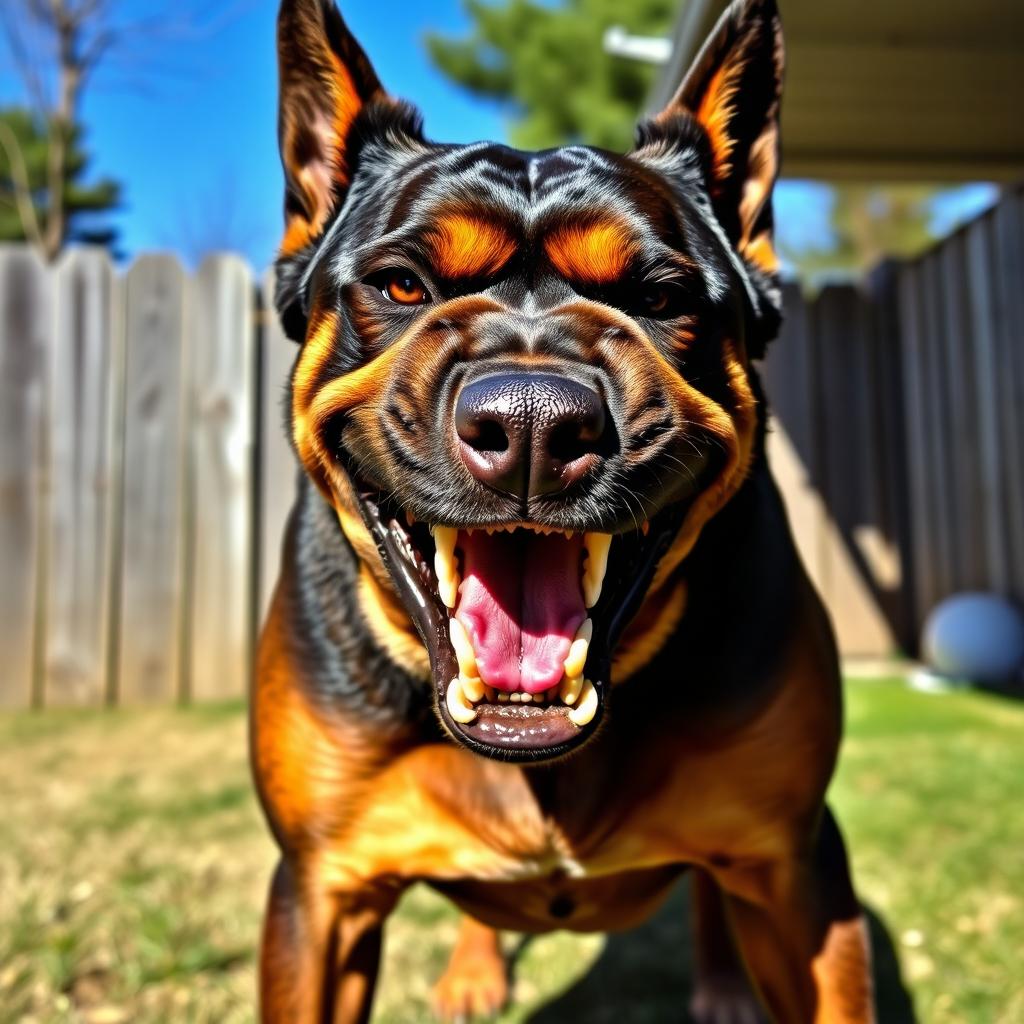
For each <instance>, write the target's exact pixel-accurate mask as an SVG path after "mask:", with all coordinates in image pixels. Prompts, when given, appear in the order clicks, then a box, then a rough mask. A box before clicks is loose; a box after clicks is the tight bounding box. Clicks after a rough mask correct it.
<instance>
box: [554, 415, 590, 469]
mask: <svg viewBox="0 0 1024 1024" xmlns="http://www.w3.org/2000/svg"><path fill="white" fill-rule="evenodd" d="M599 439H600V433H599V432H597V431H594V430H589V429H587V428H586V427H585V426H584V425H583V424H580V423H560V424H558V426H556V427H555V428H554V429H553V430H552V431H551V433H550V434H549V435H548V445H547V448H548V455H550V456H551V458H553V459H555V460H556V461H558V462H575V461H576V460H577V459H581V458H583V456H584V455H589V454H591V453H592V452H595V451H597V447H598V444H597V442H598V441H599Z"/></svg>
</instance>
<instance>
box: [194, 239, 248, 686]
mask: <svg viewBox="0 0 1024 1024" xmlns="http://www.w3.org/2000/svg"><path fill="white" fill-rule="evenodd" d="M254 297H255V296H254V291H253V281H252V276H251V274H250V272H249V268H248V267H247V266H246V265H245V263H244V262H243V261H242V260H241V259H240V258H239V257H237V256H228V255H218V256H212V257H210V258H208V259H207V260H205V261H204V262H203V264H202V266H201V267H200V269H199V272H198V274H197V275H196V277H195V281H194V285H193V289H192V293H191V302H190V315H189V320H190V323H191V329H190V338H191V346H192V348H191V356H190V361H189V371H188V376H189V401H188V410H189V414H188V430H189V449H188V450H189V467H190V473H189V485H188V491H189V515H188V520H187V528H188V530H189V541H188V551H189V571H188V576H187V579H188V580H189V584H190V588H189V589H190V596H189V600H188V607H189V613H190V623H189V630H188V642H187V644H186V646H187V648H188V654H187V657H188V673H187V681H186V684H185V692H186V693H187V695H188V696H190V697H195V698H196V699H199V700H206V699H211V698H225V697H237V696H241V695H242V694H244V693H245V692H246V690H247V687H248V681H249V673H250V669H251V652H252V645H253V635H254V622H253V618H254V604H253V598H252V595H253V586H254V583H255V581H254V577H253V540H254V538H253V497H254V495H253V442H254V431H255V422H254V417H255V385H256V379H255V370H256V367H255V358H256V349H255V338H254V317H253V301H254Z"/></svg>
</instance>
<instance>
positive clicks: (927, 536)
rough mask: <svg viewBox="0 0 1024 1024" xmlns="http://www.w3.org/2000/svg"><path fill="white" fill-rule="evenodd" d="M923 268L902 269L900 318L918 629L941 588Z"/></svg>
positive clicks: (914, 266) (900, 273)
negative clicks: (932, 475)
mask: <svg viewBox="0 0 1024 1024" xmlns="http://www.w3.org/2000/svg"><path fill="white" fill-rule="evenodd" d="M921 277H922V272H921V268H920V266H918V265H915V264H908V265H905V266H903V267H902V268H901V269H900V271H899V278H898V291H899V316H900V323H901V325H902V336H903V381H904V385H905V388H906V391H905V409H906V418H905V431H906V437H907V468H908V476H909V484H910V487H909V494H908V497H909V505H910V516H909V518H910V520H911V522H913V524H914V531H913V537H912V543H913V565H914V581H913V584H914V594H915V598H914V602H913V605H914V610H915V612H916V614H917V616H918V619H919V621H918V622H916V623H915V632H916V631H917V629H918V628H919V627H920V625H921V622H920V620H921V619H923V617H924V615H925V614H926V613H927V611H928V609H929V608H931V606H932V605H933V604H934V603H935V600H936V598H937V595H938V593H939V588H938V584H937V579H936V574H935V560H934V547H935V535H936V527H935V520H934V516H935V506H934V504H933V503H932V500H931V497H930V495H929V491H928V483H929V479H928V466H927V455H926V453H927V436H928V429H929V426H928V419H927V410H926V404H925V403H926V394H925V390H926V385H925V374H924V365H925V353H924V344H925V325H924V320H923V316H922V312H921V304H922V289H921Z"/></svg>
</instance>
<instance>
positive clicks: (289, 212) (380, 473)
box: [277, 0, 782, 760]
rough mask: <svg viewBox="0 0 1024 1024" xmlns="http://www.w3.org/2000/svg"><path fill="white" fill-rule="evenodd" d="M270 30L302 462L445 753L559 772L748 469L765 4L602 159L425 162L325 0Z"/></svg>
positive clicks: (762, 284)
mask: <svg viewBox="0 0 1024 1024" xmlns="http://www.w3.org/2000/svg"><path fill="white" fill-rule="evenodd" d="M278 28H279V57H280V76H281V101H280V121H279V131H280V141H281V153H282V161H283V164H284V169H285V177H286V197H285V215H286V220H287V226H286V233H285V237H284V242H283V245H282V249H281V256H280V259H279V261H278V293H277V304H278V310H279V313H280V315H281V318H282V322H283V323H284V325H285V328H286V330H287V332H288V333H289V335H290V336H292V337H293V338H294V339H295V340H296V341H299V342H301V344H302V350H301V352H300V354H299V358H298V360H297V363H296V367H295V371H294V375H293V379H292V391H291V411H292V426H293V435H294V441H295V445H296V448H297V450H298V453H299V456H300V457H301V459H302V461H303V463H304V465H305V468H306V469H307V471H308V472H309V473H310V475H311V476H312V477H313V479H314V480H315V481H316V483H317V484H318V485H319V487H320V489H321V491H322V492H323V495H324V496H325V498H326V499H327V500H328V501H329V502H330V503H331V504H332V506H333V507H334V509H335V511H336V512H337V515H338V518H339V520H340V524H341V528H342V529H343V530H344V533H345V535H346V537H347V539H348V542H349V544H350V545H351V547H352V548H353V550H354V551H355V553H356V555H357V556H358V558H359V559H360V563H361V566H362V568H361V574H360V582H359V588H360V592H359V599H360V602H361V606H362V608H363V610H364V612H365V616H366V620H367V622H368V624H369V626H370V628H371V629H372V630H373V631H374V633H375V634H376V636H377V638H378V640H379V641H380V642H381V643H382V644H383V645H384V647H385V648H386V649H387V650H388V651H390V652H391V653H392V655H393V656H394V657H395V658H396V659H397V660H399V661H400V662H401V663H402V664H404V665H405V666H406V667H409V668H411V669H413V670H414V671H418V672H421V673H422V674H424V675H426V674H428V673H429V674H430V675H431V676H432V679H433V683H434V689H435V692H436V705H437V711H438V714H439V715H440V717H441V720H442V721H443V723H444V725H445V726H446V728H447V729H448V731H449V732H450V733H451V735H452V736H453V737H455V738H456V739H457V740H459V741H460V742H462V743H464V744H466V745H467V746H469V747H471V748H472V749H474V750H476V751H478V752H481V753H485V754H488V755H490V756H494V757H500V758H505V759H514V760H543V759H548V758H552V757H556V756H559V755H561V754H564V753H566V752H568V751H569V750H571V749H573V748H575V747H578V746H579V745H580V744H582V743H583V742H585V741H586V739H587V738H588V737H589V736H591V735H592V734H593V732H594V730H595V729H596V728H597V727H598V724H599V723H600V721H601V720H602V715H603V713H604V711H605V707H606V705H607V703H608V701H609V697H610V691H611V683H612V681H613V679H614V681H615V682H618V681H619V680H620V679H622V678H625V677H626V676H627V675H628V674H629V673H631V672H633V671H635V670H636V669H637V668H638V667H639V666H641V665H642V664H643V663H645V661H647V660H649V659H650V658H651V657H652V656H653V655H654V653H656V651H657V650H658V649H659V648H660V646H661V645H662V644H663V643H664V641H665V638H666V637H667V636H668V635H669V634H670V633H671V632H672V629H673V627H674V626H675V625H676V623H677V621H678V619H679V617H680V615H681V614H682V612H683V606H684V603H685V592H684V588H683V585H682V583H681V582H679V581H678V580H677V578H676V575H674V570H675V569H676V568H677V567H678V566H679V564H680V563H681V561H682V560H683V559H684V558H685V556H686V555H687V553H688V552H689V551H690V549H691V548H692V546H693V544H694V542H695V541H696V539H697V536H698V534H699V532H700V530H701V528H702V526H703V525H704V524H705V523H706V522H707V521H708V519H709V518H710V517H712V516H713V515H715V513H716V512H717V511H718V510H719V509H721V508H722V506H723V505H724V504H725V503H726V502H727V501H728V500H729V499H730V497H731V496H732V495H733V494H734V493H735V492H736V490H737V489H738V487H739V486H740V484H741V482H742V481H743V478H744V475H745V474H746V472H747V470H748V468H749V465H750V460H751V455H752V451H753V449H754V446H755V443H756V433H757V429H758V423H757V421H758V416H757V410H756V401H755V397H754V392H753V389H752V385H751V377H750V369H749V360H750V359H751V358H752V357H756V356H758V355H759V354H760V353H761V352H762V350H763V347H764V345H765V343H766V342H767V341H768V340H769V339H770V338H771V337H772V336H773V334H774V332H775V331H776V329H777V326H778V309H777V304H778V294H777V291H776V286H775V280H774V277H775V256H774V253H773V249H772V216H771V190H772V185H773V183H774V180H775V176H776V171H777V166H778V110H779V93H780V87H781V75H782V44H781V35H780V28H779V22H778V17H777V14H776V11H775V6H774V3H773V2H772V0H747V2H738V3H736V4H734V5H733V7H732V8H730V10H729V11H728V12H727V13H726V15H725V16H724V17H723V18H722V20H721V22H720V23H719V26H718V28H717V29H716V31H715V33H714V35H713V36H712V38H711V39H710V40H709V41H708V43H707V44H706V45H705V47H704V49H703V51H702V52H701V54H700V56H699V58H698V60H697V61H696V63H695V65H694V67H693V69H692V70H691V71H690V72H689V74H688V75H687V77H686V79H685V81H684V82H683V84H682V86H681V87H680V89H679V91H678V93H677V94H676V96H675V98H674V99H673V100H672V101H671V103H670V104H669V105H668V107H667V108H666V109H665V110H664V111H663V112H662V113H660V114H659V115H658V116H657V117H655V118H654V119H653V120H652V121H650V122H648V123H646V124H643V125H641V127H640V129H639V133H638V143H637V147H636V149H635V150H634V151H633V152H631V153H629V154H628V155H625V156H619V155H617V154H613V153H608V152H604V151H600V150H595V149H590V148H586V147H582V146H570V147H565V148H561V149H553V150H547V151H545V152H541V153H523V152H518V151H516V150H512V149H509V148H507V147H505V146H500V145H492V144H477V145H470V146H447V145H438V144H436V143H432V142H428V141H426V140H425V138H424V137H423V135H422V133H421V131H420V126H419V119H418V117H417V115H416V114H415V112H414V111H413V109H412V108H410V107H409V106H407V105H405V104H404V103H400V102H396V101H395V100H392V99H391V98H389V97H388V96H387V95H386V94H385V93H384V91H383V89H382V87H381V85H380V83H379V82H378V80H377V77H376V75H375V73H374V71H373V69H372V67H371V66H370V64H369V62H368V61H367V59H366V57H365V55H364V54H363V52H362V51H361V50H360V48H359V46H358V44H357V43H356V42H355V40H354V39H353V38H352V36H351V35H350V34H349V32H348V30H347V29H346V27H345V25H344V23H343V22H342V20H341V17H340V16H339V14H338V12H337V10H336V9H335V7H334V5H333V2H332V0H284V3H283V4H282V7H281V13H280V18H279V26H278Z"/></svg>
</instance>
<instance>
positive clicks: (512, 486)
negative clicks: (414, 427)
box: [455, 373, 605, 499]
mask: <svg viewBox="0 0 1024 1024" xmlns="http://www.w3.org/2000/svg"><path fill="white" fill-rule="evenodd" d="M455 432H456V434H457V435H458V446H459V454H460V455H461V456H462V461H463V462H464V463H465V464H466V466H467V468H468V469H469V471H470V473H472V474H473V476H475V477H476V478H477V480H479V481H480V482H481V483H484V484H487V486H488V487H491V488H493V489H494V490H496V491H501V492H503V493H505V494H510V495H512V496H513V497H516V498H522V499H526V498H534V497H538V496H539V495H542V494H553V493H555V492H556V491H561V490H565V488H567V487H569V486H571V485H572V484H574V483H575V482H576V481H577V480H579V479H580V478H581V477H582V476H583V475H584V474H585V473H587V472H589V471H590V470H592V469H593V468H594V467H595V466H597V464H598V463H599V462H600V460H601V455H600V453H599V448H600V442H601V440H602V438H603V436H604V432H605V410H604V402H603V401H602V400H601V396H600V395H599V394H598V393H597V392H596V391H595V390H594V389H593V388H590V387H587V386H586V385H585V384H580V383H578V382H577V381H574V380H569V379H568V378H567V377H559V376H557V375H555V374H553V373H499V374H495V375H493V376H491V377H483V378H481V379H480V380H476V381H473V382H472V383H469V384H467V385H466V386H465V387H463V389H462V391H461V392H460V393H459V397H458V400H457V401H456V403H455Z"/></svg>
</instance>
